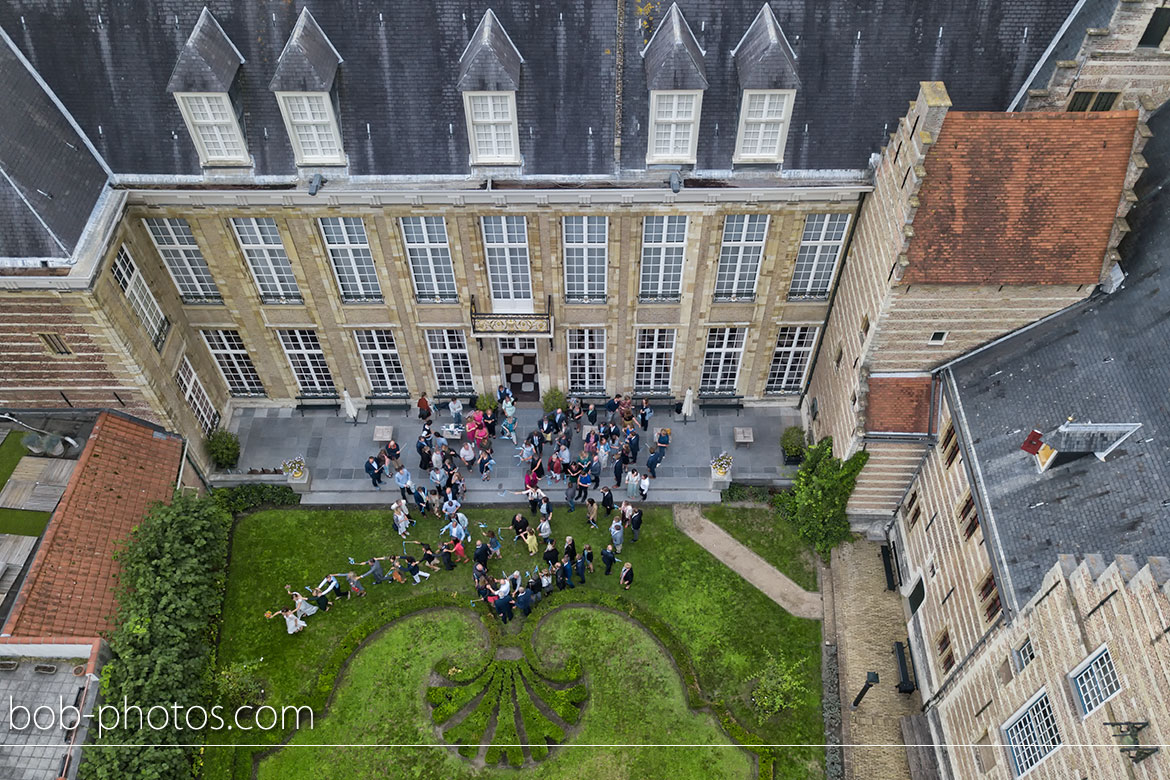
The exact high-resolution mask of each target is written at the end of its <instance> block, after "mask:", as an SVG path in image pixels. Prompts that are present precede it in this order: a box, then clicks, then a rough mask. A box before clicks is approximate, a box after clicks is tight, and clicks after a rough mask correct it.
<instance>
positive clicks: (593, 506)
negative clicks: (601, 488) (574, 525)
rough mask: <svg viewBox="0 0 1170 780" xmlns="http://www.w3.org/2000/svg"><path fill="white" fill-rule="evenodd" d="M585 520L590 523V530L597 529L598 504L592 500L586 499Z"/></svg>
mask: <svg viewBox="0 0 1170 780" xmlns="http://www.w3.org/2000/svg"><path fill="white" fill-rule="evenodd" d="M585 519H586V520H588V521H589V527H590V528H596V527H597V502H596V501H594V500H593V499H592V498H587V499H585Z"/></svg>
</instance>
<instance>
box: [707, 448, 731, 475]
mask: <svg viewBox="0 0 1170 780" xmlns="http://www.w3.org/2000/svg"><path fill="white" fill-rule="evenodd" d="M711 472H712V473H713V474H715V476H717V477H719V478H725V477H727V475H728V474H729V473H730V472H731V455H730V454H728V453H726V452H723V453H720V454H719V455H717V456H716V457H714V458H712V459H711Z"/></svg>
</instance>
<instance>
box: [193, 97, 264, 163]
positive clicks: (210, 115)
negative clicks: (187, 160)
mask: <svg viewBox="0 0 1170 780" xmlns="http://www.w3.org/2000/svg"><path fill="white" fill-rule="evenodd" d="M175 100H177V101H178V102H179V110H180V111H181V112H182V114H183V119H184V121H186V123H187V130H188V132H190V133H191V140H193V141H194V142H195V149H196V151H198V152H199V162H201V163H202V164H203V165H248V164H250V163H251V160H250V158H249V157H248V148H247V145H246V144H245V143H244V133H243V131H241V130H240V123H239V121H238V120H237V119H236V112H235V110H234V108H233V107H232V102H231V100H230V99H229V98H228V96H227V94H221V93H217V92H208V93H201V94H191V93H186V94H180V93H176V94H175Z"/></svg>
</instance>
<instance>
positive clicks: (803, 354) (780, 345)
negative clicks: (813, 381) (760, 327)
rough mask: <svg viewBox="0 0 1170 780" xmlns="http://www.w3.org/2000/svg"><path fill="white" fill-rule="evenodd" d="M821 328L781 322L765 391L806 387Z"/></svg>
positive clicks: (794, 390)
mask: <svg viewBox="0 0 1170 780" xmlns="http://www.w3.org/2000/svg"><path fill="white" fill-rule="evenodd" d="M820 330H821V329H820V326H819V325H783V326H781V328H780V331H779V332H778V333H777V334H776V346H775V348H774V349H773V350H772V362H771V363H770V364H769V365H768V378H767V380H766V381H765V383H764V393H765V394H767V395H785V394H789V393H799V392H800V391H801V390H802V389H803V388H804V385H805V382H807V381H808V371H809V366H810V364H811V363H812V353H813V350H814V349H815V348H816V345H817V337H818V336H819V335H820ZM798 375H799V376H798ZM794 379H795V380H797V381H794Z"/></svg>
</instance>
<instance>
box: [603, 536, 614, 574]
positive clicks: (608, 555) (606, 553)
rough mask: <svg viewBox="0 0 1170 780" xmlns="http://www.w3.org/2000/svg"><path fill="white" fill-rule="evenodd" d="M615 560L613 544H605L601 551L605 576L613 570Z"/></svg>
mask: <svg viewBox="0 0 1170 780" xmlns="http://www.w3.org/2000/svg"><path fill="white" fill-rule="evenodd" d="M615 561H617V554H616V553H615V552H614V550H613V545H612V544H607V545H606V546H605V549H604V550H602V551H601V562H602V563H604V564H605V574H606V576H609V573H610V571H612V570H613V564H614V562H615Z"/></svg>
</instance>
